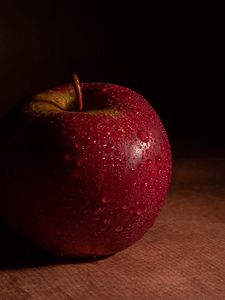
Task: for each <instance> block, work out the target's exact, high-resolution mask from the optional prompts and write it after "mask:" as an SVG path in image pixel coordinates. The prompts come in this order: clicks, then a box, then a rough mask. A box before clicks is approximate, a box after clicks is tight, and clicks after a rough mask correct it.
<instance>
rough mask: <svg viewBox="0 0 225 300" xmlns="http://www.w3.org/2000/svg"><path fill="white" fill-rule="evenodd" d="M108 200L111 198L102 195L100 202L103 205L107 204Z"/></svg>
mask: <svg viewBox="0 0 225 300" xmlns="http://www.w3.org/2000/svg"><path fill="white" fill-rule="evenodd" d="M110 200H111V198H110V196H109V195H104V196H103V197H102V202H103V203H109V202H110Z"/></svg>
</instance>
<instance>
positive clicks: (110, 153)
mask: <svg viewBox="0 0 225 300" xmlns="http://www.w3.org/2000/svg"><path fill="white" fill-rule="evenodd" d="M81 91H82V95H83V96H82V97H83V110H82V111H78V108H77V105H78V104H77V94H76V91H75V90H74V85H73V84H65V85H63V86H60V87H57V88H53V89H50V90H47V91H45V92H43V93H40V94H37V95H35V96H33V97H31V98H30V99H27V100H25V101H22V102H20V103H18V104H17V105H16V106H15V107H13V109H11V110H10V111H9V112H8V113H7V114H6V115H5V116H4V117H3V118H2V119H1V122H0V165H1V169H0V202H1V207H0V216H1V218H2V219H3V221H4V222H5V223H6V224H7V225H8V226H9V227H10V228H12V229H13V230H14V231H15V232H17V234H19V235H21V236H23V237H25V238H26V239H28V240H30V241H31V242H33V243H34V244H36V245H38V246H39V247H42V248H44V249H47V250H49V251H51V252H52V253H55V254H57V255H67V256H95V255H98V256H104V255H109V254H113V253H116V252H117V251H120V250H122V249H124V248H126V247H128V246H130V245H132V244H133V243H134V242H136V241H137V240H139V239H140V238H141V237H142V236H143V234H144V233H145V232H146V231H147V230H148V229H149V228H150V227H151V226H152V225H153V223H154V221H155V219H156V217H157V215H158V213H159V210H160V208H161V206H162V204H163V202H164V199H165V197H166V193H167V190H168V186H169V182H170V176H171V153H170V147H169V142H168V138H167V135H166V132H165V130H164V127H163V125H162V123H161V121H160V119H159V117H158V116H157V114H156V112H155V111H154V109H153V108H152V107H151V106H150V104H149V103H148V102H147V101H146V100H145V99H144V98H143V97H142V96H141V95H139V94H138V93H136V92H134V91H132V90H130V89H128V88H125V87H122V86H118V85H113V84H106V83H84V84H81Z"/></svg>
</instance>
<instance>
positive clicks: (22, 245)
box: [0, 222, 109, 270]
mask: <svg viewBox="0 0 225 300" xmlns="http://www.w3.org/2000/svg"><path fill="white" fill-rule="evenodd" d="M0 240H1V244H0V270H8V269H24V268H35V267H45V266H49V265H58V264H71V263H72V264H83V263H96V262H98V260H102V259H105V258H107V257H109V256H105V257H95V256H94V257H77V258H71V257H56V256H54V255H52V254H51V253H48V252H46V251H43V250H40V249H38V248H36V247H35V246H33V245H31V244H30V243H28V242H27V241H25V240H23V239H21V238H19V237H17V236H16V235H15V234H14V233H12V232H11V231H10V230H9V229H8V228H6V227H5V226H4V225H3V224H2V223H1V222H0Z"/></svg>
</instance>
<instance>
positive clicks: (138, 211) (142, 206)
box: [136, 205, 145, 216]
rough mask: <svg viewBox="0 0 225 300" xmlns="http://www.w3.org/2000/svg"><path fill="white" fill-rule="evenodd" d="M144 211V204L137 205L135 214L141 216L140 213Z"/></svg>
mask: <svg viewBox="0 0 225 300" xmlns="http://www.w3.org/2000/svg"><path fill="white" fill-rule="evenodd" d="M144 211H145V206H144V205H140V206H139V207H138V209H137V212H136V214H137V215H138V216H141V215H142V214H143V213H144Z"/></svg>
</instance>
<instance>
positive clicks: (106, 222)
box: [103, 219, 111, 225]
mask: <svg viewBox="0 0 225 300" xmlns="http://www.w3.org/2000/svg"><path fill="white" fill-rule="evenodd" d="M103 223H104V224H106V225H108V224H110V223H111V219H105V220H104V221H103Z"/></svg>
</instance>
